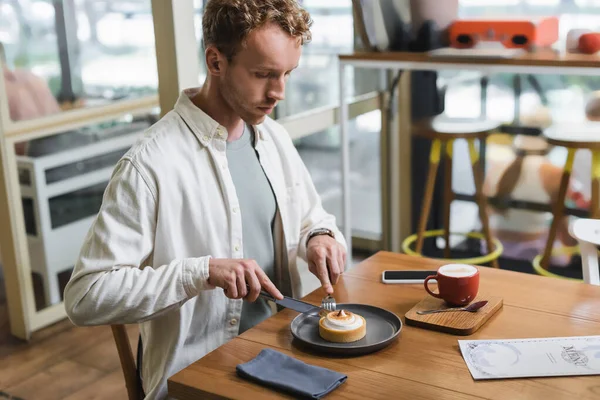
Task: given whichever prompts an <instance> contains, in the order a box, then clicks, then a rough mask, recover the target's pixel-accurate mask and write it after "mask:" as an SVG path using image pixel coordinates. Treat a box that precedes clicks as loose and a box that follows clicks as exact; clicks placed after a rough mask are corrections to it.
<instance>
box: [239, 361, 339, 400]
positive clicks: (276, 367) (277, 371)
mask: <svg viewBox="0 0 600 400" xmlns="http://www.w3.org/2000/svg"><path fill="white" fill-rule="evenodd" d="M236 371H237V373H238V375H240V376H241V377H242V378H246V379H249V380H253V381H255V382H258V383H260V384H262V385H264V386H268V387H272V388H275V389H280V390H282V391H285V392H288V393H290V394H292V395H294V396H300V397H304V398H311V399H320V398H321V397H323V396H325V395H326V394H328V393H330V392H331V391H333V390H334V389H335V388H337V387H338V386H340V385H341V384H342V383H344V382H345V381H346V379H348V376H347V375H344V374H340V373H339V372H335V371H332V370H329V369H326V368H321V367H317V366H314V365H309V364H306V363H304V362H302V361H300V360H297V359H295V358H293V357H290V356H287V355H285V354H283V353H280V352H278V351H275V350H272V349H263V350H261V352H260V353H259V354H258V355H257V356H256V357H255V358H254V359H253V360H250V361H248V362H247V363H244V364H239V365H238V366H237V367H236Z"/></svg>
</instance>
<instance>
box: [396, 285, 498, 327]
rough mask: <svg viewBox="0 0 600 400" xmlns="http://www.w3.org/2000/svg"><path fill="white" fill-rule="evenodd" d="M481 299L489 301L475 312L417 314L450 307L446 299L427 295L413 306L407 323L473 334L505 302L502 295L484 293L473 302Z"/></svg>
mask: <svg viewBox="0 0 600 400" xmlns="http://www.w3.org/2000/svg"><path fill="white" fill-rule="evenodd" d="M481 300H487V301H488V303H487V304H486V305H485V306H483V307H482V308H480V309H479V310H478V311H477V312H474V313H471V312H468V311H452V312H443V313H437V314H428V315H419V314H417V311H422V310H434V309H435V310H437V309H442V308H449V307H448V306H447V305H446V303H445V302H444V300H441V299H436V298H435V297H433V296H427V297H425V298H424V299H423V300H421V301H420V302H419V303H418V304H417V305H416V306H414V307H413V308H411V309H410V311H408V312H407V313H406V315H405V316H404V318H405V320H406V325H412V326H417V327H419V328H424V329H431V330H435V331H441V332H447V333H451V334H453V335H461V336H465V335H471V334H472V333H473V332H475V331H477V330H478V329H479V328H481V326H482V325H483V324H485V323H486V322H487V320H489V319H490V317H491V316H492V315H494V314H495V313H496V312H497V311H498V310H499V309H501V308H502V304H503V303H502V298H501V297H495V296H486V295H482V294H480V295H478V296H477V298H475V300H473V301H472V302H471V304H472V303H475V302H477V301H481Z"/></svg>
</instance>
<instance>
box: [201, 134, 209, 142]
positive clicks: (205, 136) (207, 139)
mask: <svg viewBox="0 0 600 400" xmlns="http://www.w3.org/2000/svg"><path fill="white" fill-rule="evenodd" d="M202 139H204V140H206V141H207V142H208V141H209V140H210V137H209V136H208V135H204V137H203V138H202Z"/></svg>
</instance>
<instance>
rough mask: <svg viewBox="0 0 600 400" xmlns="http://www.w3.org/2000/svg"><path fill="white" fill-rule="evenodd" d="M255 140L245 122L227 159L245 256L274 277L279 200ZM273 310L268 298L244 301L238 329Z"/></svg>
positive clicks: (230, 143) (258, 320) (250, 324)
mask: <svg viewBox="0 0 600 400" xmlns="http://www.w3.org/2000/svg"><path fill="white" fill-rule="evenodd" d="M253 143H254V131H253V130H252V129H249V128H248V126H247V125H245V128H244V133H243V135H242V137H241V138H239V139H238V140H236V141H233V142H227V162H228V164H229V169H230V171H231V177H232V179H233V183H234V185H235V190H236V193H237V197H238V199H239V202H240V211H241V213H242V238H243V247H244V258H245V259H253V260H255V261H256V263H257V264H258V265H259V266H260V267H261V268H262V269H263V270H264V271H265V273H266V274H267V276H268V277H269V279H271V281H275V247H274V240H273V223H274V221H275V215H276V213H277V203H276V202H275V195H274V194H273V189H272V188H271V185H270V183H269V181H268V179H267V177H266V175H265V173H264V171H263V169H262V166H261V165H260V162H259V160H258V153H257V152H256V150H255V149H254V146H253ZM271 314H272V311H271V307H270V305H269V303H268V302H267V301H266V300H263V299H261V298H259V299H257V300H256V302H254V303H249V302H248V301H244V303H243V306H242V316H241V321H240V330H239V332H240V333H242V332H244V331H246V330H247V329H250V328H252V327H253V326H254V325H256V324H258V323H259V322H261V321H263V320H264V319H266V318H268V317H270V316H271Z"/></svg>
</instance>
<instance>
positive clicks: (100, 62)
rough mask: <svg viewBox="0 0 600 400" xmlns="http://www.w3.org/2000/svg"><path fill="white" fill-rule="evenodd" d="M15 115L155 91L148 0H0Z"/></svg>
mask: <svg viewBox="0 0 600 400" xmlns="http://www.w3.org/2000/svg"><path fill="white" fill-rule="evenodd" d="M0 43H1V44H2V45H3V48H4V52H3V53H4V60H5V62H4V65H3V69H4V80H5V83H6V90H7V97H8V101H9V108H10V116H11V119H12V120H13V121H19V120H27V119H34V118H40V117H43V116H46V115H50V114H53V113H57V112H60V111H62V110H68V109H72V108H79V107H92V106H97V105H102V104H106V103H110V102H114V101H117V100H122V99H131V98H137V97H142V96H146V95H151V94H155V93H157V88H158V74H157V67H156V55H155V47H154V26H153V21H152V13H151V0H123V1H107V0H65V1H54V2H52V1H48V0H11V1H3V2H0Z"/></svg>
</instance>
